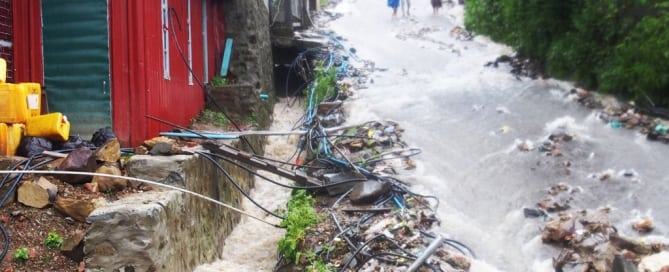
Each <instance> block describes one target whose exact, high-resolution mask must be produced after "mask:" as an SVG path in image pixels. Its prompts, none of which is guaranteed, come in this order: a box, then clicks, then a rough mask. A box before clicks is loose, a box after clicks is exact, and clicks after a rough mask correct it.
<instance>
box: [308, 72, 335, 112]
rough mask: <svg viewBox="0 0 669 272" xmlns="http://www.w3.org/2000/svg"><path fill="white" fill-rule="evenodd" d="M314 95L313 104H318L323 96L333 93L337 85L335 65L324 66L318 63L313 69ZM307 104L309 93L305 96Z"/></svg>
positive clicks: (322, 99) (323, 98)
mask: <svg viewBox="0 0 669 272" xmlns="http://www.w3.org/2000/svg"><path fill="white" fill-rule="evenodd" d="M312 84H315V85H314V86H315V87H314V89H313V90H314V96H313V99H314V100H313V105H318V104H320V103H321V102H323V101H324V100H325V98H327V97H329V96H332V95H334V94H335V91H336V87H337V69H336V68H335V67H330V68H325V67H323V64H322V63H321V64H318V65H317V66H316V68H315V69H314V80H313V83H312ZM306 99H307V103H305V105H309V103H308V102H309V99H311V95H307V96H306Z"/></svg>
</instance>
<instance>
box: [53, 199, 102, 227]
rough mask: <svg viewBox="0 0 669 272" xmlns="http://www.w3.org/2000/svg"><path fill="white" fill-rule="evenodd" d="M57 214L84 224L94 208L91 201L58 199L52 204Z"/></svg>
mask: <svg viewBox="0 0 669 272" xmlns="http://www.w3.org/2000/svg"><path fill="white" fill-rule="evenodd" d="M54 207H55V208H56V210H58V211H59V212H61V213H63V214H65V215H67V216H70V217H72V218H74V219H75V220H77V221H79V222H86V217H88V215H90V214H91V212H92V211H93V210H95V208H96V204H95V203H94V202H93V201H92V200H79V199H69V198H64V197H59V198H57V199H56V202H55V203H54Z"/></svg>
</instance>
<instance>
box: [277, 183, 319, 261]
mask: <svg viewBox="0 0 669 272" xmlns="http://www.w3.org/2000/svg"><path fill="white" fill-rule="evenodd" d="M314 203H315V200H314V198H313V197H312V196H311V195H309V194H308V193H307V191H305V190H295V191H293V193H292V195H291V198H290V200H288V203H287V204H286V206H287V208H288V211H287V213H286V214H285V218H284V220H283V221H281V224H280V225H281V226H282V227H285V228H286V235H285V236H284V237H283V238H281V240H279V243H278V244H279V253H280V254H282V255H283V256H284V257H285V258H286V260H287V261H288V262H293V261H294V262H295V263H298V262H299V260H300V256H301V255H302V254H304V253H302V252H300V251H299V245H300V243H301V242H302V240H303V239H304V235H305V234H306V232H307V228H309V227H311V226H313V225H315V224H316V223H318V222H319V221H320V217H319V216H318V215H317V214H316V212H315V211H314V207H313V206H314Z"/></svg>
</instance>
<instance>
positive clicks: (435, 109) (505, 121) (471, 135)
mask: <svg viewBox="0 0 669 272" xmlns="http://www.w3.org/2000/svg"><path fill="white" fill-rule="evenodd" d="M412 4H413V5H414V6H413V7H412V17H411V18H403V17H401V15H400V18H399V19H391V10H390V9H389V8H387V7H386V6H385V1H369V0H358V1H355V0H343V1H342V3H340V4H339V5H338V6H337V7H336V8H335V11H336V12H339V13H342V14H343V15H344V16H343V17H342V18H340V19H338V20H336V21H333V22H331V23H330V25H329V28H330V29H332V30H334V31H335V32H336V33H337V34H338V35H340V36H342V37H343V38H344V39H345V43H346V44H347V45H349V46H352V47H354V48H355V49H356V51H357V54H358V56H359V57H360V58H362V59H365V60H370V61H373V62H374V63H375V66H376V68H384V69H381V71H377V72H375V73H373V74H372V75H371V80H370V82H369V83H368V87H369V88H367V89H364V90H360V91H358V92H357V95H356V97H355V98H354V99H352V100H351V101H348V102H347V103H348V110H349V114H348V115H349V120H348V122H349V123H353V124H355V123H360V122H364V121H368V120H380V119H392V120H395V121H398V122H400V124H402V126H403V127H404V128H405V129H406V132H405V134H404V140H405V141H406V142H408V143H409V144H411V145H412V146H415V147H419V148H422V150H423V153H422V154H421V155H420V156H419V157H417V159H418V161H419V165H418V168H417V169H416V170H415V172H413V173H411V175H410V176H408V177H406V178H404V179H405V180H407V181H410V182H412V183H413V184H414V189H415V190H416V191H417V192H421V193H431V194H434V195H436V196H438V197H439V198H440V199H441V200H442V201H441V205H440V209H439V217H440V218H441V219H442V223H441V226H440V227H439V231H440V232H441V233H443V234H444V235H445V236H448V237H451V238H454V239H457V240H459V241H461V242H463V243H465V244H467V245H469V246H470V247H471V248H472V249H473V250H475V251H476V253H477V255H478V257H479V260H478V261H476V262H475V263H474V264H473V267H472V271H552V270H553V269H552V266H551V258H552V257H555V256H556V255H557V253H558V249H555V248H552V247H550V246H547V245H544V244H542V242H541V239H540V234H541V233H540V227H541V225H542V222H541V221H540V220H538V219H526V218H524V217H523V208H525V207H532V206H534V204H535V203H537V202H538V201H539V200H541V198H542V197H543V196H545V194H546V189H547V188H548V187H550V186H552V185H555V184H557V183H560V182H563V183H567V184H570V185H572V186H575V187H578V188H580V189H581V193H579V194H577V195H576V196H575V199H574V201H573V202H572V206H573V207H577V208H579V209H596V208H599V207H604V206H608V207H610V208H611V209H612V212H611V220H612V223H613V224H614V225H615V226H617V227H618V229H619V231H620V232H622V233H623V234H624V235H628V236H632V237H636V236H637V235H636V234H635V233H634V232H633V231H632V230H631V227H630V225H631V222H632V221H633V220H634V219H637V218H639V217H642V216H647V217H651V218H653V220H654V222H655V225H656V230H655V231H654V233H653V235H654V236H658V237H666V236H667V235H668V232H667V227H669V205H668V204H667V202H666V200H665V197H666V193H667V192H668V191H669V190H668V189H669V188H668V187H669V175H668V172H669V170H667V165H668V164H667V161H666V157H667V154H668V153H667V151H668V150H669V146H666V145H664V144H661V143H655V142H649V141H646V140H645V137H644V136H643V135H641V134H639V133H637V132H634V131H631V130H622V129H615V128H611V127H610V126H608V125H607V124H605V123H603V122H601V121H600V120H599V118H598V117H597V112H596V111H593V110H589V109H586V108H584V107H582V106H580V105H578V103H576V102H574V101H573V98H572V97H571V96H570V95H569V90H570V89H571V88H572V86H571V84H569V83H567V82H559V81H555V80H530V79H526V78H523V79H521V80H518V79H516V78H515V77H514V76H512V75H510V74H509V68H505V67H503V66H500V67H499V68H488V67H484V64H485V63H486V62H488V61H491V60H494V59H495V58H496V57H498V56H499V55H500V54H511V51H510V49H508V48H507V47H505V46H501V45H498V44H495V43H492V42H490V41H489V40H487V39H485V38H483V37H476V38H475V39H474V40H472V41H460V40H457V39H455V37H454V36H452V35H451V33H450V32H451V30H452V29H453V28H454V27H455V26H458V25H461V23H462V7H461V6H456V7H448V6H446V9H444V10H442V11H441V14H440V15H437V16H435V15H432V9H431V7H430V6H429V1H420V2H419V1H415V0H414V1H412ZM400 14H401V13H400ZM352 65H356V63H355V62H354V63H352ZM385 69H387V70H385ZM277 118H284V117H281V116H277ZM554 132H567V133H569V134H573V135H574V136H575V138H574V141H572V142H570V143H569V144H565V145H564V146H563V153H564V154H565V155H564V156H563V157H548V156H545V155H542V153H540V152H536V151H531V152H522V151H519V150H518V149H517V148H516V145H517V143H518V142H519V141H528V142H530V143H532V144H534V145H535V146H537V145H540V144H541V143H542V142H543V141H545V140H546V139H547V137H548V135H550V134H551V133H554ZM284 153H286V152H284ZM567 162H568V163H570V164H571V166H570V167H569V172H567V170H566V167H565V163H567ZM602 173H610V175H611V178H609V179H607V180H605V181H601V180H600V179H598V178H597V175H599V174H602ZM623 173H633V174H634V175H633V176H632V177H626V176H624V175H623ZM427 188H429V190H428V189H427ZM254 197H255V198H258V199H269V201H270V206H271V205H275V206H276V205H278V204H276V203H282V202H281V201H284V200H281V199H280V198H278V197H276V192H275V190H274V189H269V190H264V191H259V192H256V193H255V194H254ZM273 201H275V202H273ZM279 206H280V205H279ZM272 208H274V207H273V206H272V207H270V209H272ZM247 220H248V219H247ZM235 232H237V233H238V235H241V237H243V238H241V239H240V238H233V240H229V241H228V242H227V245H226V252H227V254H232V253H231V252H235V251H237V250H236V249H240V248H247V249H245V250H246V251H244V252H245V253H242V254H234V255H229V256H223V260H224V261H222V262H218V263H215V264H211V265H207V266H206V267H203V268H202V270H198V271H221V270H225V271H270V270H271V267H270V266H269V264H273V262H274V258H275V256H276V255H275V252H274V251H275V241H276V239H278V238H277V237H279V236H280V235H281V232H280V231H278V230H271V229H263V230H256V229H255V227H253V226H251V227H249V226H245V225H244V224H243V225H241V226H240V227H239V228H238V229H237V230H235ZM275 233H279V234H277V235H274V234H275ZM250 241H254V243H253V244H251V243H250ZM260 241H264V242H260ZM248 248H250V249H248ZM224 255H225V254H224ZM258 256H260V257H258ZM259 258H268V259H269V260H262V261H259ZM256 264H259V265H256ZM240 267H241V270H240Z"/></svg>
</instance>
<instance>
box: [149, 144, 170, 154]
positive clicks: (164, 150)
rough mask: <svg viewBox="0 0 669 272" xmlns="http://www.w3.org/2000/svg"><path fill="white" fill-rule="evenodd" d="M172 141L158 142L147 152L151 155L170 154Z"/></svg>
mask: <svg viewBox="0 0 669 272" xmlns="http://www.w3.org/2000/svg"><path fill="white" fill-rule="evenodd" d="M172 146H173V144H172V143H167V142H158V143H156V144H155V145H153V147H152V148H151V151H149V154H151V155H153V156H169V155H172Z"/></svg>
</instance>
